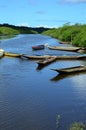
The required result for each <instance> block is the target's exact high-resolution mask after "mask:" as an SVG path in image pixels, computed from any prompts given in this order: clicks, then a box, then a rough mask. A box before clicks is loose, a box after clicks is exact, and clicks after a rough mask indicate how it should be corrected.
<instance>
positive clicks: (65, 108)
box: [0, 34, 86, 130]
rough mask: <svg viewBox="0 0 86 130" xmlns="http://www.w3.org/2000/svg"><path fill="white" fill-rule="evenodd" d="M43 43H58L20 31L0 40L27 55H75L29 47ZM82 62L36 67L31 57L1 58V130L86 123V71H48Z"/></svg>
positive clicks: (49, 129)
mask: <svg viewBox="0 0 86 130" xmlns="http://www.w3.org/2000/svg"><path fill="white" fill-rule="evenodd" d="M45 43H48V44H49V45H60V44H59V43H58V40H56V39H54V38H51V37H50V36H43V35H40V34H35V35H34V34H22V35H18V36H17V37H15V38H11V39H5V40H1V42H0V48H2V49H4V50H5V51H7V52H14V53H21V54H27V55H77V53H74V52H65V51H57V50H49V49H48V48H47V47H46V48H45V49H44V50H39V51H33V50H32V48H31V46H33V45H37V44H45ZM81 64H83V65H86V61H80V60H69V61H68V60H67V61H66V60H64V61H62V60H61V61H60V60H58V61H56V62H54V63H52V64H49V65H48V66H46V67H44V68H42V69H38V65H37V63H36V62H35V61H33V60H27V59H21V58H13V57H3V58H2V59H0V130H57V129H58V130H69V127H70V124H71V123H73V122H75V121H76V122H81V121H82V122H83V123H86V81H85V80H86V73H79V74H76V75H69V76H64V75H62V76H59V74H58V72H55V71H52V70H51V68H64V67H70V66H75V65H81ZM58 117H60V118H59V120H58Z"/></svg>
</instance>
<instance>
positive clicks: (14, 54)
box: [4, 52, 21, 57]
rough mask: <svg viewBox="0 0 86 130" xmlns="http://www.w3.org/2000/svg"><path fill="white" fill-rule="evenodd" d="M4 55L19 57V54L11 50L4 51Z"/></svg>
mask: <svg viewBox="0 0 86 130" xmlns="http://www.w3.org/2000/svg"><path fill="white" fill-rule="evenodd" d="M4 56H8V57H21V54H18V53H12V52H4Z"/></svg>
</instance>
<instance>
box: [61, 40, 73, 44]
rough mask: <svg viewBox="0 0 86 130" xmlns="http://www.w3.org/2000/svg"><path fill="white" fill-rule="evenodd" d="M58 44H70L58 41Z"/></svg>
mask: <svg viewBox="0 0 86 130" xmlns="http://www.w3.org/2000/svg"><path fill="white" fill-rule="evenodd" d="M59 43H60V44H69V43H70V42H62V41H59Z"/></svg>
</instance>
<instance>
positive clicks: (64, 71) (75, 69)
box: [51, 65, 86, 74]
mask: <svg viewBox="0 0 86 130" xmlns="http://www.w3.org/2000/svg"><path fill="white" fill-rule="evenodd" d="M51 70H54V71H57V72H59V73H60V74H71V73H78V72H85V71H86V66H82V65H81V66H75V67H69V68H64V69H51Z"/></svg>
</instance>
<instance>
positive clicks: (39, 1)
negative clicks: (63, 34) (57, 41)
mask: <svg viewBox="0 0 86 130" xmlns="http://www.w3.org/2000/svg"><path fill="white" fill-rule="evenodd" d="M3 23H8V24H11V25H15V26H28V27H49V28H53V27H57V28H58V27H61V26H63V25H65V24H66V23H70V25H73V24H76V23H79V24H86V0H0V24H3Z"/></svg>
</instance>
